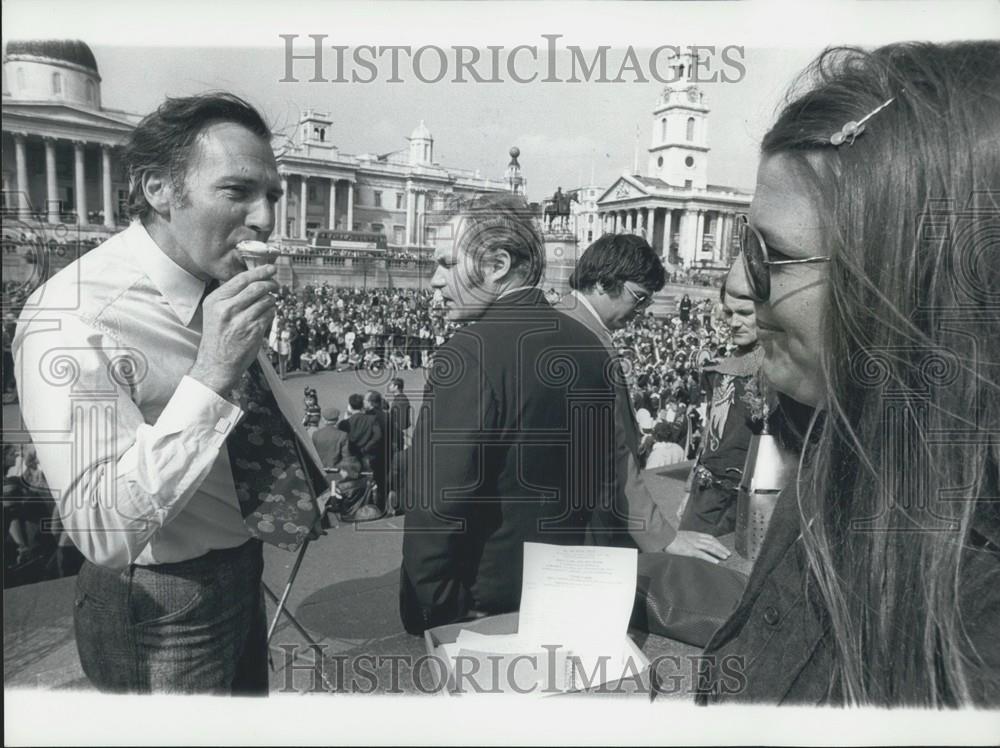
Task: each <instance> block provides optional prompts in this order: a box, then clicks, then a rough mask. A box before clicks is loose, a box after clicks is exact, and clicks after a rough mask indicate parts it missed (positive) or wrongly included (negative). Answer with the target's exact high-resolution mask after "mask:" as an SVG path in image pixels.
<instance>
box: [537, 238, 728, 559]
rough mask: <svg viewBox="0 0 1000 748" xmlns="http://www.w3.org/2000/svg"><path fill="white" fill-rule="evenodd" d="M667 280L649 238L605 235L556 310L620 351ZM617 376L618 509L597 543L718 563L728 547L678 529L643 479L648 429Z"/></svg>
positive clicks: (600, 522)
mask: <svg viewBox="0 0 1000 748" xmlns="http://www.w3.org/2000/svg"><path fill="white" fill-rule="evenodd" d="M665 277H666V273H665V271H664V269H663V264H662V263H661V261H660V258H659V257H657V256H656V253H655V252H654V251H653V249H652V248H651V247H650V246H649V244H648V243H647V242H646V240H645V239H643V238H642V237H639V236H635V235H633V234H606V235H605V236H602V237H601V238H600V239H598V240H597V241H596V242H594V243H593V244H591V245H590V246H589V247H587V249H586V250H585V251H584V253H583V254H582V255H580V259H579V260H578V261H577V263H576V268H574V270H573V274H572V275H571V276H570V279H569V284H570V287H571V288H573V289H574V290H573V291H572V292H571V293H569V294H567V295H566V296H564V297H563V298H562V299H561V300H560V302H559V303H558V304H557V305H556V309H559V310H560V311H561V312H563V313H564V314H566V315H567V316H569V317H572V318H573V319H576V320H577V321H579V322H582V323H583V324H584V325H586V326H587V328H588V329H589V330H590V331H591V332H593V333H594V335H595V336H596V337H597V339H598V340H599V341H600V344H601V345H603V346H604V347H605V348H607V349H608V351H609V352H610V353H611V354H612V356H617V350H616V348H615V346H614V343H613V341H612V338H611V333H612V331H614V330H618V329H621V328H623V327H625V325H627V324H628V322H629V320H631V319H632V318H633V317H634V316H635V315H636V314H637V313H639V312H641V311H643V310H644V309H645V308H646V307H648V306H649V305H650V303H651V302H652V300H653V294H654V293H655V292H656V291H659V290H660V289H661V288H663V286H664V283H665ZM617 379H618V380H619V381H618V382H617V383H616V384H617V396H616V398H615V424H616V429H617V436H616V438H615V444H616V446H617V449H618V451H619V454H618V459H617V462H616V464H617V470H616V476H617V479H618V483H619V486H618V492H617V495H616V501H617V505H616V507H615V511H612V512H604V513H595V517H594V520H592V521H591V525H592V529H593V535H594V539H595V542H598V543H600V542H601V540H602V538H603V537H609V536H610V537H613V538H616V539H617V543H618V544H630V545H633V546H634V547H637V548H638V549H639V550H640V551H644V552H659V551H666V552H668V553H673V554H676V555H682V556H694V557H696V558H702V559H705V560H706V561H712V562H716V563H717V562H718V560H719V559H725V558H727V557H728V556H729V555H730V554H729V550H728V549H727V548H726V547H725V546H724V545H722V544H721V543H720V542H719V541H718V540H716V539H715V538H714V537H712V536H711V535H708V534H706V533H702V532H688V531H681V532H677V531H675V530H674V527H673V526H672V525H671V524H670V522H669V521H668V520H667V515H668V514H669V512H668V511H667V510H665V508H664V507H662V506H661V505H660V503H659V502H658V501H657V498H656V497H654V496H653V494H652V493H651V492H650V490H649V487H648V486H647V485H646V483H645V480H644V479H643V476H642V472H641V470H640V467H639V444H640V441H641V439H642V434H641V429H640V426H639V424H638V422H637V420H636V415H635V412H634V411H633V409H632V403H631V401H630V399H629V396H628V391H627V387H626V386H625V383H624V381H622V380H623V376H622V374H621V372H619V374H618V376H617ZM629 540H630V541H631V542H630V543H629V542H627V541H629Z"/></svg>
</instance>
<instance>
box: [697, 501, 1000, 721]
mask: <svg viewBox="0 0 1000 748" xmlns="http://www.w3.org/2000/svg"><path fill="white" fill-rule="evenodd" d="M800 533H801V524H800V519H799V510H798V507H797V506H796V498H795V492H794V491H787V490H786V491H782V493H781V495H780V496H779V497H778V502H777V504H776V505H775V508H774V513H773V514H772V517H771V522H770V525H769V526H768V529H767V538H766V540H765V542H764V546H763V548H762V549H761V554H760V556H759V557H758V558H757V561H756V562H755V563H754V567H753V572H752V573H751V575H750V580H749V581H748V583H747V587H746V589H745V590H744V592H743V598H742V599H741V600H740V603H739V605H738V606H737V607H736V610H735V611H734V612H733V614H732V615H731V616H730V617H729V619H728V620H727V621H726V622H725V623H724V624H722V626H721V627H720V628H719V630H718V631H716V632H715V634H714V635H713V636H712V639H711V640H710V641H709V642H708V645H707V646H706V647H705V652H704V654H705V657H704V660H703V662H702V663H701V665H702V668H703V671H702V674H701V677H699V679H698V683H699V688H701V689H702V690H701V692H700V693H699V695H698V697H697V700H698V702H699V703H702V704H704V703H708V702H713V703H714V702H718V701H722V700H726V701H752V702H768V703H783V704H791V703H805V704H828V703H833V704H840V703H842V702H843V701H844V696H843V694H842V689H841V688H840V685H839V682H838V681H837V680H836V678H835V672H836V668H835V660H834V643H833V637H832V635H831V633H830V629H829V626H828V624H827V623H826V622H825V618H824V617H823V616H822V615H821V614H820V612H819V611H818V610H817V606H815V605H813V604H811V600H810V597H809V596H807V594H806V576H807V574H808V561H807V559H806V551H805V548H804V547H803V544H802V538H801V534H800ZM967 546H968V547H967V550H966V551H965V557H964V565H963V568H962V576H961V579H960V583H959V591H960V606H961V609H962V615H963V619H964V621H963V623H964V630H963V632H962V633H963V635H966V636H968V637H969V641H970V642H971V643H972V644H973V646H974V647H975V649H976V651H977V652H978V653H979V655H980V657H982V659H983V662H984V667H983V668H982V670H981V671H980V672H979V673H978V677H973V678H972V683H971V684H970V686H971V696H972V700H973V702H974V703H976V704H977V705H978V706H989V707H992V708H994V709H995V708H997V707H998V706H1000V638H998V637H997V628H996V622H997V621H998V620H1000V584H998V583H997V580H998V579H1000V507H998V505H997V504H996V503H995V502H989V501H981V502H980V504H979V505H978V507H977V512H976V519H975V520H974V524H973V527H972V530H971V532H970V533H969V537H968V540H967ZM919 645H920V643H919V642H916V643H915V646H919ZM727 662H728V665H727ZM727 671H728V672H727Z"/></svg>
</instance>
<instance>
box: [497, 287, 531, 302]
mask: <svg viewBox="0 0 1000 748" xmlns="http://www.w3.org/2000/svg"><path fill="white" fill-rule="evenodd" d="M533 288H534V286H518V287H517V288H508V289H507V290H506V291H504V292H503V293H502V294H500V295H499V296H497V300H498V301H499V300H500V299H502V298H503V297H504V296H510V295H511V294H513V293H518V292H519V291H530V290H531V289H533Z"/></svg>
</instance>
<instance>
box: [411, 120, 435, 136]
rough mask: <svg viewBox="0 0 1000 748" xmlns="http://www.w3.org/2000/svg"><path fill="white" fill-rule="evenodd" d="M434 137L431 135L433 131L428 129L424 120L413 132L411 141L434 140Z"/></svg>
mask: <svg viewBox="0 0 1000 748" xmlns="http://www.w3.org/2000/svg"><path fill="white" fill-rule="evenodd" d="M433 139H434V137H433V136H432V135H431V131H430V130H428V129H427V125H425V124H424V121H423V120H420V124H419V125H417V126H416V127H415V128H414V129H413V132H411V133H410V140H433Z"/></svg>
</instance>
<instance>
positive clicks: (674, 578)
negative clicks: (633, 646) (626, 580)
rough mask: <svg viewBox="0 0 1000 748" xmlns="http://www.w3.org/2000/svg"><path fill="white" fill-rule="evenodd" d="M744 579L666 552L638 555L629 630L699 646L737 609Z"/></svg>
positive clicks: (722, 567) (716, 566) (728, 571)
mask: <svg viewBox="0 0 1000 748" xmlns="http://www.w3.org/2000/svg"><path fill="white" fill-rule="evenodd" d="M747 579H748V577H747V576H746V575H745V574H741V573H740V572H738V571H735V570H733V569H727V568H725V567H724V566H720V565H719V564H713V563H710V562H708V561H702V560H701V559H698V558H691V557H690V556H675V555H673V554H670V553H640V554H639V575H638V581H637V583H636V592H635V607H634V608H633V609H632V621H631V625H632V626H633V627H634V628H637V629H640V630H642V631H647V632H649V633H650V634H656V635H657V636H665V637H667V638H668V639H676V640H678V641H682V642H684V643H686V644H693V645H695V646H698V647H704V646H705V645H706V644H708V641H709V639H711V638H712V634H714V633H715V631H716V630H717V629H718V628H719V627H720V626H721V625H722V624H723V622H725V620H726V619H727V618H729V615H730V614H731V613H732V612H733V611H734V610H735V609H736V606H737V604H738V603H739V601H740V598H741V597H742V595H743V590H744V588H745V587H746V584H747Z"/></svg>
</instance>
